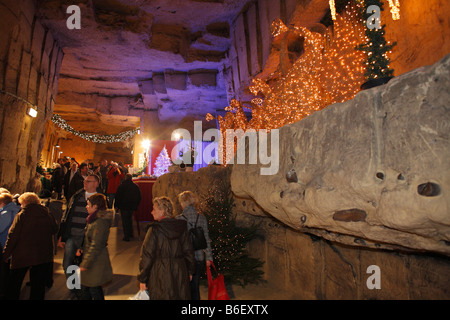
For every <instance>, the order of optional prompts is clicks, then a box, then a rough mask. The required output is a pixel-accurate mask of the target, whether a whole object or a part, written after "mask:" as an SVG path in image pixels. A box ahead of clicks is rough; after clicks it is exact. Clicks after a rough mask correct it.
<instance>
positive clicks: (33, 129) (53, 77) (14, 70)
mask: <svg viewBox="0 0 450 320" xmlns="http://www.w3.org/2000/svg"><path fill="white" fill-rule="evenodd" d="M0 30H1V32H0V89H1V93H0V121H1V122H0V136H1V142H0V185H1V186H3V187H6V188H8V189H9V190H10V191H11V192H14V193H15V192H17V193H21V192H24V191H27V190H33V188H34V187H33V180H34V177H35V168H36V164H37V163H38V162H39V158H40V154H41V150H42V148H43V145H44V140H45V139H44V133H45V123H46V122H47V121H48V120H49V119H50V118H51V116H52V113H53V104H54V97H55V96H56V92H57V88H58V75H59V68H60V66H61V61H62V58H63V52H62V50H61V48H60V47H59V46H58V43H57V42H56V41H55V39H54V38H53V37H52V35H51V33H50V32H48V30H46V29H44V27H43V26H42V25H41V24H40V23H39V20H38V19H37V18H36V16H35V2H34V1H27V0H22V1H13V0H1V1H0ZM12 95H14V96H15V97H13V96H12ZM24 101H27V102H28V103H31V104H32V105H34V106H36V107H37V110H38V114H37V117H36V118H32V117H30V116H28V115H27V110H28V108H29V104H28V103H26V102H24Z"/></svg>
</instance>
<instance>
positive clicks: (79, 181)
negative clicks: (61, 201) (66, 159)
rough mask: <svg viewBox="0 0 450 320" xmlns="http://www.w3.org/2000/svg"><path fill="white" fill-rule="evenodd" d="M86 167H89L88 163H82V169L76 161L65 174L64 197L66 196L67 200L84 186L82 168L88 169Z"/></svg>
mask: <svg viewBox="0 0 450 320" xmlns="http://www.w3.org/2000/svg"><path fill="white" fill-rule="evenodd" d="M85 167H86V168H87V164H85V163H84V164H83V163H82V164H81V165H80V169H78V165H77V164H76V163H75V162H74V163H72V165H71V167H70V170H69V171H67V173H66V175H65V176H64V197H66V200H67V202H69V201H70V198H71V197H72V196H73V195H74V194H75V192H77V191H78V190H80V189H82V188H83V180H84V178H83V176H82V174H81V171H80V170H86V169H84V168H85Z"/></svg>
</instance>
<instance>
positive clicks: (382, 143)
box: [231, 55, 450, 255]
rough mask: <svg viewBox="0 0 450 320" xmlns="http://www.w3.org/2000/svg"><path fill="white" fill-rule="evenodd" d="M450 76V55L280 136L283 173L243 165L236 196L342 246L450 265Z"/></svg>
mask: <svg viewBox="0 0 450 320" xmlns="http://www.w3.org/2000/svg"><path fill="white" fill-rule="evenodd" d="M449 70H450V55H448V56H446V57H445V58H443V59H442V60H441V61H439V62H438V63H436V64H434V65H432V66H426V67H422V68H419V69H416V70H414V71H411V72H409V73H406V74H404V75H402V76H400V77H397V78H394V79H392V80H391V81H390V82H389V83H388V84H386V85H384V86H380V87H376V88H373V89H370V90H366V91H362V92H360V93H358V94H357V95H356V97H355V98H354V99H353V100H351V101H347V102H345V103H341V104H335V105H332V106H329V107H328V108H326V109H324V110H322V111H318V112H316V113H314V114H312V115H311V116H309V117H307V118H305V119H304V120H302V121H299V122H297V123H294V124H291V125H288V126H284V127H282V128H280V129H279V154H280V160H279V170H278V173H277V174H275V175H272V176H264V175H260V174H259V173H260V167H262V165H256V164H241V165H234V166H233V171H232V174H231V185H232V190H233V192H234V193H235V194H236V195H237V196H239V197H242V198H247V199H253V200H254V201H255V202H256V203H257V205H259V206H260V207H261V208H262V209H263V210H264V211H266V212H268V213H269V214H270V215H272V216H273V217H275V218H276V219H278V220H280V221H282V222H283V223H285V224H287V225H289V226H291V227H292V228H294V229H297V230H302V231H307V232H309V233H314V234H316V235H319V236H321V237H324V238H326V239H329V240H332V241H337V242H341V243H345V244H350V245H357V246H365V247H373V248H388V249H393V248H400V249H413V250H421V251H433V252H438V253H441V254H445V255H450V211H449V210H450V197H449V188H450V161H448V159H449V158H450V143H449V138H450V112H449V111H450V110H449V106H448V102H449V101H450V94H449V91H448V88H449V83H450V81H449V80H450V79H449V78H450V76H449ZM293 173H295V178H294V175H293ZM248 213H250V214H251V213H252V212H248Z"/></svg>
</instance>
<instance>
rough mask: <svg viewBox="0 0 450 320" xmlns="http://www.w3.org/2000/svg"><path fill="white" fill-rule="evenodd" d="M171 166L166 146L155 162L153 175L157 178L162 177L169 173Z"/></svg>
mask: <svg viewBox="0 0 450 320" xmlns="http://www.w3.org/2000/svg"><path fill="white" fill-rule="evenodd" d="M171 165H172V161H171V160H170V157H169V154H168V152H167V149H166V146H164V148H163V149H162V151H161V153H160V154H159V155H158V157H157V158H156V160H155V170H154V171H153V174H154V175H155V176H157V177H159V176H162V175H163V174H165V173H168V172H169V167H170V166H171Z"/></svg>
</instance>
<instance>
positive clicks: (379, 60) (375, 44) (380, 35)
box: [356, 0, 396, 81]
mask: <svg viewBox="0 0 450 320" xmlns="http://www.w3.org/2000/svg"><path fill="white" fill-rule="evenodd" d="M364 4H365V6H364V7H363V13H362V14H363V16H364V23H365V27H366V31H365V34H366V40H367V42H366V43H363V44H360V45H359V46H357V47H356V48H357V49H358V50H361V51H364V52H366V54H367V60H366V62H365V65H366V68H367V69H366V73H365V74H364V76H365V78H366V80H367V81H370V80H375V79H382V78H389V77H393V76H394V70H393V69H391V68H389V63H390V59H389V57H388V53H390V52H391V50H392V48H393V47H394V46H395V45H396V43H395V42H394V43H392V44H389V43H388V42H387V41H386V39H385V37H384V35H385V27H386V25H384V24H383V25H382V24H381V20H380V19H381V11H383V3H382V1H380V0H365V1H364Z"/></svg>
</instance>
